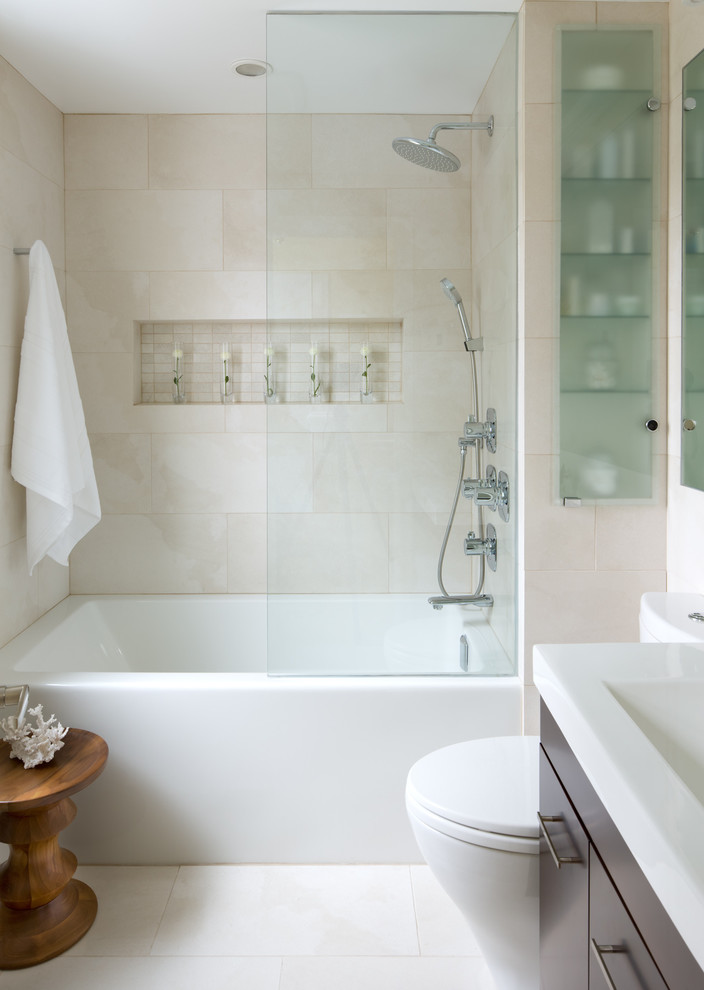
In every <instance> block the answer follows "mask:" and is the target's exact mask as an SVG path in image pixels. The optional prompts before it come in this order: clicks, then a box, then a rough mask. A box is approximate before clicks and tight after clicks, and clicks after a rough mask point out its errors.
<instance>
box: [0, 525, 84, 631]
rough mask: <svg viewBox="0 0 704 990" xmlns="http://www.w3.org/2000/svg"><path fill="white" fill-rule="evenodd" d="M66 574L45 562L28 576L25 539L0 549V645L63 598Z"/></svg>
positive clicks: (67, 571)
mask: <svg viewBox="0 0 704 990" xmlns="http://www.w3.org/2000/svg"><path fill="white" fill-rule="evenodd" d="M72 557H73V555H72ZM68 573H69V569H68V567H62V566H61V565H59V564H56V563H54V561H53V560H46V559H45V560H43V561H41V562H40V563H39V564H38V565H37V566H36V567H35V569H34V573H33V574H32V576H31V577H30V576H29V569H28V567H27V544H26V542H25V540H24V539H20V540H15V541H14V542H12V543H8V544H7V545H6V546H4V547H0V600H1V601H2V608H1V609H0V645H2V646H4V645H5V643H7V642H8V641H9V640H11V639H12V638H13V637H14V636H17V634H18V633H20V632H22V630H23V629H26V628H27V626H28V625H30V624H31V623H32V622H34V621H35V620H36V619H38V618H39V616H40V615H43V613H44V612H46V611H47V610H48V609H50V608H51V607H52V606H53V605H55V604H56V603H57V602H58V601H60V600H61V599H62V598H65V597H66V595H67V594H68Z"/></svg>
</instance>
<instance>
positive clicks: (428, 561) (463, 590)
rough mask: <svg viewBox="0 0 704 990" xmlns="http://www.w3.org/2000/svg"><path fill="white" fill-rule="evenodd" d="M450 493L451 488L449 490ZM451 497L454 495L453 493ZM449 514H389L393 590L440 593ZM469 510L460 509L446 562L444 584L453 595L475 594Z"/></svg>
mask: <svg viewBox="0 0 704 990" xmlns="http://www.w3.org/2000/svg"><path fill="white" fill-rule="evenodd" d="M448 492H449V489H448ZM449 495H450V497H451V495H452V493H451V492H449ZM448 514H449V505H448V512H447V513H439V512H433V513H426V512H392V513H390V514H389V591H390V592H392V593H403V594H409V593H415V594H436V593H437V577H436V572H437V566H438V557H439V555H440V547H441V546H442V541H443V537H444V535H445V528H446V526H447V517H448ZM470 519H471V517H470V515H469V513H468V511H467V508H466V507H464V506H460V507H459V511H458V513H457V516H456V521H455V525H454V526H453V529H452V533H451V535H450V540H449V542H448V546H447V551H446V553H445V560H444V563H443V581H444V584H445V587H446V588H447V590H448V591H449V593H450V594H458V595H459V594H467V593H469V592H471V591H474V586H473V584H472V579H471V576H470V564H469V558H468V557H465V555H464V549H463V547H464V538H465V536H466V535H467V532H468V530H469V529H470V528H471V525H470Z"/></svg>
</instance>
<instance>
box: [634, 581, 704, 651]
mask: <svg viewBox="0 0 704 990" xmlns="http://www.w3.org/2000/svg"><path fill="white" fill-rule="evenodd" d="M640 641H641V643H702V642H704V595H697V594H695V593H694V592H689V591H646V593H645V594H644V595H642V596H641V600H640Z"/></svg>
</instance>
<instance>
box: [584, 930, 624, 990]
mask: <svg viewBox="0 0 704 990" xmlns="http://www.w3.org/2000/svg"><path fill="white" fill-rule="evenodd" d="M591 943H592V952H593V953H594V955H595V956H596V961H597V962H598V963H599V969H600V970H601V975H602V976H603V977H604V979H605V980H606V985H607V986H608V988H609V990H618V987H617V986H616V984H615V983H614V981H613V980H612V979H611V974H610V973H609V971H608V969H607V968H606V961H605V959H604V956H605V955H606V954H607V953H612V952H628V949H626V948H625V946H623V945H598V944H597V940H596V939H595V938H593V939H592V940H591Z"/></svg>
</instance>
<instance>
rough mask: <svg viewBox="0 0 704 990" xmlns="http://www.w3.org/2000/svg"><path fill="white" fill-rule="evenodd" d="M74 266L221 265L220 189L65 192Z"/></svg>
mask: <svg viewBox="0 0 704 990" xmlns="http://www.w3.org/2000/svg"><path fill="white" fill-rule="evenodd" d="M66 245H67V256H68V259H69V265H70V268H71V270H72V271H157V272H163V271H174V270H178V271H184V272H187V271H202V270H212V269H221V268H222V193H220V192H211V191H204V192H203V191H199V190H194V191H188V192H182V191H171V192H160V191H150V190H140V189H135V190H107V191H96V190H81V191H78V190H75V191H73V192H67V194H66Z"/></svg>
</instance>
